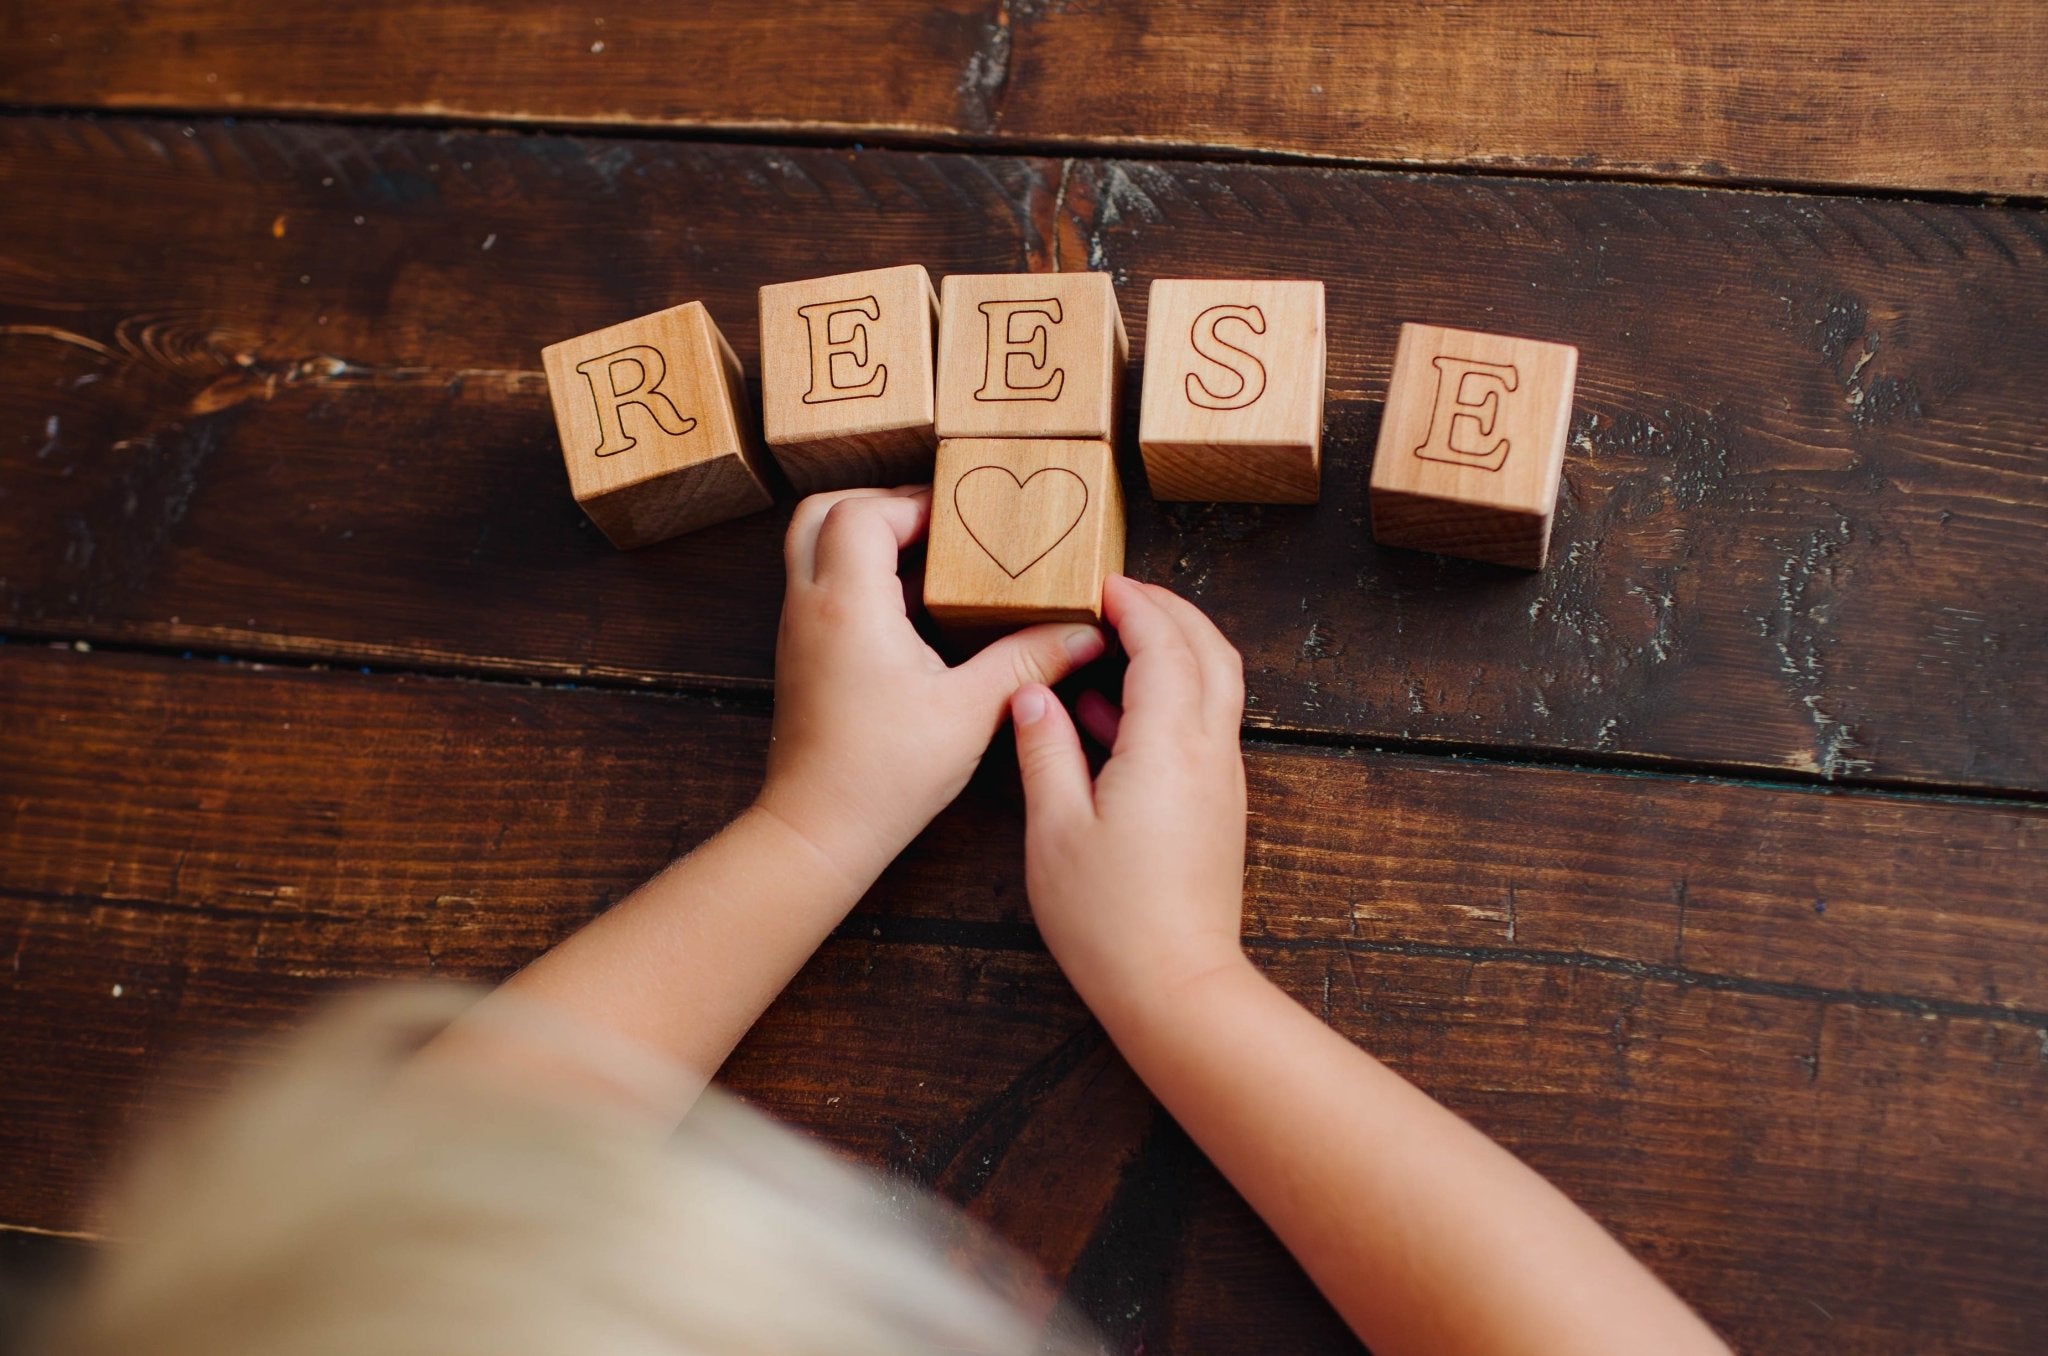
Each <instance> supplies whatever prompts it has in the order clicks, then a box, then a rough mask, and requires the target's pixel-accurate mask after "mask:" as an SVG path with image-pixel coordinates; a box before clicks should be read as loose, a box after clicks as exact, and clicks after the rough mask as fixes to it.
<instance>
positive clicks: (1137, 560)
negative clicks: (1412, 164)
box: [0, 119, 2048, 793]
mask: <svg viewBox="0 0 2048 1356" xmlns="http://www.w3.org/2000/svg"><path fill="white" fill-rule="evenodd" d="M187 127H188V125H187V124H182V123H164V122H146V121H127V120H119V119H115V120H97V121H65V120H56V119H48V120H35V119H30V120H22V119H13V120H7V121H5V122H0V178H4V181H5V182H6V183H7V184H8V186H9V193H8V195H7V197H6V199H5V202H4V204H0V220H4V224H5V229H6V238H7V240H8V245H7V249H6V252H5V258H4V265H0V354H4V357H5V360H6V362H7V364H8V368H7V371H8V379H7V380H6V381H5V382H0V495H5V499H4V500H0V505H4V511H5V512H6V513H7V514H8V515H9V522H10V531H8V532H7V533H5V534H0V627H5V628H6V629H8V630H10V631H12V632H13V633H14V634H17V635H22V634H27V635H48V636H58V637H64V638H71V637H81V638H85V639H89V640H107V641H122V642H139V643H144V644H150V645H158V646H168V647H172V648H175V649H186V648H196V649H200V650H202V651H207V652H212V651H216V650H229V651H233V652H236V653H239V654H245V655H284V656H298V657H307V658H319V659H329V660H336V661H344V662H353V663H377V664H391V665H400V666H405V667H423V668H432V669H458V670H465V671H495V672H502V673H514V674H523V675H532V676H537V677H543V678H549V679H556V678H565V677H567V678H579V679H580V678H584V677H590V676H597V677H604V678H608V679H615V680H621V681H630V682H645V683H655V684H661V685H679V684H680V685H698V684H703V685H709V686H712V687H715V688H723V689H730V688H735V687H747V686H760V685H764V684H765V683H766V681H767V678H768V676H769V673H770V663H771V655H772V646H773V635H774V625H775V609H776V600H777V597H778V594H779V589H780V580H779V576H778V571H777V569H776V565H775V561H776V555H777V539H778V536H779V533H780V530H781V515H780V514H776V515H762V516H759V517H756V518H752V519H747V520H743V521H740V522H736V523H732V524H729V525H725V526H721V527H718V528H714V529H710V530H709V531H706V532H704V533H700V534H695V535H693V536H691V537H688V538H684V539H681V540H678V541H676V542H672V543H667V544H664V545H662V546H659V547H655V548H650V549H649V550H648V551H645V552H640V553H636V554H635V555H633V556H620V555H618V554H617V553H615V552H613V551H612V550H611V549H610V548H609V547H608V546H606V545H605V544H604V543H603V542H602V541H601V540H600V539H599V538H598V536H597V534H596V533H595V532H594V531H593V530H592V529H590V528H589V527H588V526H587V525H585V524H584V522H583V520H582V517H581V515H580V514H579V513H578V512H577V510H576V508H575V505H574V504H573V503H572V502H571V501H570V499H569V497H568V495H567V494H566V493H565V492H564V490H563V487H562V484H561V470H560V463H559V452H558V450H557V448H556V446H555V438H554V434H553V431H552V429H551V428H550V427H549V421H548V417H547V406H546V394H545V390H544V383H543V381H542V378H541V375H540V373H539V371H538V369H537V367H536V366H535V363H534V358H533V353H534V349H535V347H536V344H537V342H539V341H543V340H545V339H546V338H551V337H555V336H559V335H564V334H575V333H581V332H584V331H587V330H589V329H592V328H595V327H596V326H598V325H599V324H602V323H605V322H607V321H609V320H611V319H615V318H616V317H617V316H619V315H621V314H637V313H639V312H640V311H642V310H644V309H645V308H646V306H647V305H649V304H650V303H651V302H653V301H655V300H658V299H662V298H669V297H674V296H698V297H702V298H704V299H705V300H706V301H707V303H708V304H709V305H710V306H711V307H712V310H713V313H714V314H717V315H719V316H720V317H721V318H723V319H724V321H725V323H726V325H727V326H728V328H729V331H730V334H731V337H732V339H733V341H734V344H735V347H736V348H737V349H738V350H739V352H740V353H741V355H742V357H743V358H744V359H745V360H746V362H747V364H748V365H749V367H750V368H751V367H752V365H753V363H754V361H755V355H756V353H757V351H758V335H757V332H756V328H755V319H754V293H755V289H756V288H758V287H759V286H760V285H762V284H763V283H766V282H773V281H778V280H780V279H782V278H784V277H785V276H786V275H787V274H788V273H790V272H791V271H792V269H791V266H790V264H789V260H791V259H802V260H803V261H804V270H805V271H807V272H823V271H851V270H854V269H857V268H861V267H867V266H870V265H872V264H874V263H876V262H878V261H880V260H886V259H904V258H917V259H922V260H924V261H925V262H926V263H927V264H928V265H929V266H930V267H931V269H932V270H933V271H934V273H936V274H941V275H943V274H946V273H958V272H999V271H1005V270H1012V271H1014V270H1019V269H1031V268H1037V269H1047V268H1051V267H1053V266H1054V265H1055V264H1061V265H1064V266H1066V267H1069V268H1074V267H1081V266H1099V267H1107V268H1109V269H1111V270H1112V271H1113V276H1115V277H1116V278H1117V279H1118V283H1119V286H1120V287H1121V288H1122V290H1123V293H1124V298H1125V304H1126V309H1127V312H1128V315H1129V317H1130V319H1131V321H1132V328H1133V332H1134V337H1135V338H1139V339H1142V333H1143V323H1144V308H1143V305H1142V300H1143V296H1144V289H1145V286H1146V284H1147V282H1149V280H1150V279H1151V278H1153V277H1162V276H1164V277H1190V276H1196V277H1199V276H1203V275H1205V274H1206V275H1215V274H1218V273H1223V272H1226V271H1227V272H1229V273H1232V274H1236V273H1241V272H1243V271H1244V263H1245V261H1246V258H1247V249H1246V241H1247V240H1256V241H1257V251H1256V255H1255V256H1254V257H1256V259H1257V260H1258V261H1259V263H1260V264H1261V266H1262V267H1263V268H1265V269H1269V270H1270V271H1271V274H1272V275H1273V276H1278V277H1297V278H1298V277H1319V278H1323V279H1325V280H1326V282H1327V287H1328V297H1329V308H1330V309H1329V326H1330V328H1329V334H1330V403H1329V411H1328V418H1327V430H1328V431H1327V435H1326V444H1325V449H1324V453H1325V467H1324V495H1323V502H1322V503H1321V504H1319V505H1317V506H1315V507H1313V508H1308V509H1297V508H1263V507H1247V506H1241V505H1220V506H1211V505H1191V506H1181V507H1176V508H1165V507H1160V506H1156V505H1154V504H1152V503H1151V502H1150V501H1149V499H1148V498H1146V497H1145V496H1143V495H1139V496H1136V498H1135V501H1134V504H1133V512H1132V515H1131V556H1130V568H1131V569H1132V571H1133V572H1134V573H1137V574H1138V575H1140V576H1141V577H1146V578H1151V579H1155V580H1158V581H1160V582H1164V583H1167V584H1170V585H1172V586H1173V587H1176V588H1179V589H1181V590H1183V591H1185V592H1187V593H1189V594H1191V595H1193V596H1195V597H1196V598H1197V599H1198V600H1199V601H1201V603H1202V604H1203V605H1204V606H1205V607H1207V608H1208V609H1209V610H1210V611H1211V612H1212V613H1213V614H1214V615H1215V616H1216V617H1218V619H1219V620H1220V621H1221V623H1222V625H1223V626H1224V628H1225V630H1226V631H1227V632H1228V633H1229V634H1230V635H1231V637H1232V639H1233V640H1234V641H1235V642H1236V643H1237V644H1238V646H1239V647H1240V648H1241V649H1242V650H1243V651H1244V653H1245V655H1246V657H1247V660H1248V664H1249V669H1250V672H1249V675H1248V676H1249V687H1250V692H1251V700H1252V707H1251V719H1252V720H1253V722H1254V723H1255V724H1258V725H1260V726H1263V727H1268V728H1273V729H1276V730H1285V731H1301V732H1307V733H1309V734H1312V735H1314V736H1316V737H1318V738H1322V737H1341V738H1344V739H1365V740H1402V741H1413V742H1414V743H1416V744H1420V745H1429V746H1448V747H1453V748H1459V747H1482V748H1518V749H1538V750H1551V751H1565V752H1568V753H1570V754H1572V755H1573V756H1579V757H1595V758H1615V759H1632V760H1649V761H1656V762H1661V763H1665V764H1678V765H1683V766H1693V765H1706V764H1713V765H1720V766H1734V767H1753V768H1757V769H1761V770H1766V771H1770V772H1772V773H1774V774H1789V775H1803V776H1813V777H1821V778H1836V779H1844V780H1856V781H1882V782H1911V781H1918V782H1924V783H1932V784H1937V785H1946V786H1954V787H1977V788H1986V789H1995V790H2018V791H2029V792H2036V793H2037V792H2040V791H2042V790H2044V789H2048V683H2043V682H2042V680H2041V676H2040V675H2041V674H2042V672H2043V659H2044V654H2048V648H2044V647H2048V640H2044V634H2043V616H2042V613H2041V610H2040V609H2039V607H2038V606H2036V605H2035V604H2036V600H2035V599H2034V598H2033V596H2032V593H2031V592H2030V590H2029V589H2028V588H2026V587H2024V586H2022V585H2020V584H2019V583H2018V582H2017V581H2022V580H2028V579H2038V578H2041V577H2043V576H2044V575H2048V474H2044V470H2048V463H2044V456H2048V451H2044V449H2043V446H2042V444H2041V440H2040V438H2039V436H2038V434H2039V393H2040V391H2041V390H2042V389H2044V387H2048V333H2044V331H2048V221H2044V218H2043V216H2042V214H2041V213H2040V212H2038V211H2033V210H2027V209H2019V208H2007V209H1997V208H1986V207H1968V206H1953V205H1937V204H1928V203H1910V202H1878V201H1865V200H1855V199H1802V198H1791V197H1772V196H1767V195H1756V194H1734V193H1718V192H1702V191H1695V190H1681V189H1658V188H1642V187H1622V186H1599V185H1584V184H1564V183H1508V182H1498V181H1474V180H1469V179H1466V180H1448V179H1441V178H1414V177H1400V176H1385V175H1378V174H1371V173H1365V172H1358V171H1337V170H1328V169H1272V168H1234V169H1233V168H1219V167H1214V166H1203V165H1188V164H1175V165H1165V164H1148V163H1143V162H1108V163H1098V162H1087V161H1075V162H1072V163H1071V164H1070V165H1065V166H1063V165H1062V164H1061V163H1060V162H1058V161H1053V160H1038V159H1030V158H986V159H984V158H976V157H969V156H927V155H906V154H896V153H881V152H863V153H850V152H825V151H786V152H785V151H777V152H762V151H756V150H749V149H746V148H739V147H706V146H668V145H658V144H651V143H647V142H629V141H602V140H582V139H572V138H559V137H550V136H527V137H508V136H500V135H479V134H473V133H445V134H430V133H417V132H382V131H373V130H368V129H360V128H346V127H291V126H273V125H264V124H246V123H245V124H237V125H234V126H226V125H222V124H216V123H195V124H190V125H189V129H190V131H191V135H190V136H187V135H186V134H185V132H186V130H187ZM1062 181H1064V182H1065V186H1066V188H1065V192H1064V194H1061V193H1060V192H1059V186H1060V185H1061V183H1062ZM358 219H360V221H359V220H358ZM679 222H680V223H687V225H686V226H684V227H672V226H668V225H651V224H650V223H679ZM1361 261H1370V263H1369V265H1367V264H1364V263H1361ZM1453 263H1454V264H1455V266H1453ZM1226 265H1227V269H1226ZM1408 318H1422V319H1428V320H1432V321H1436V322H1441V323H1444V324H1451V325H1460V326H1464V327H1467V328H1477V329H1487V328H1494V329H1499V330H1503V331H1507V332H1513V333H1524V334H1529V335H1532V336H1536V337H1541V338H1549V339H1558V340H1566V341H1570V342H1574V343H1576V344H1578V345H1579V347H1580V348H1581V350H1582V354H1583V357H1582V362H1581V370H1580V382H1579V396H1578V414H1577V416H1576V418H1575V422H1574V424H1573V430H1572V446H1571V450H1570V452H1569V455H1568V458H1567V465H1566V470H1565V484H1564V493H1563V499H1562V503H1561V506H1560V510H1559V519H1558V523H1557V527H1556V537H1555V541H1554V550H1555V558H1554V560H1553V562H1552V564H1551V566H1550V568H1549V569H1547V570H1546V571H1545V572H1544V573H1543V575H1541V576H1540V577H1534V578H1518V577H1512V576H1507V575H1504V574H1502V573H1501V572H1499V571H1498V570H1496V569H1493V568H1490V567H1486V566H1481V565H1468V564H1463V563H1459V562H1452V561H1442V560H1435V559H1430V558H1426V557H1421V556H1416V555H1413V554H1411V553H1405V552H1395V551H1382V550H1380V549H1378V548H1376V547H1374V546H1373V545H1372V544H1371V542H1370V539H1369V535H1368V532H1367V527H1366V488H1365V468H1366V465H1367V463H1368V461H1369V458H1370V449H1371V446H1372V442H1373V438H1374V435H1375V434H1376V432H1377V428H1378V421H1379V415H1380V400H1381V398H1382V395H1383V393H1384V390H1385V387H1386V382H1387V379H1388V375H1389V371H1390V368H1391V362H1392V353H1393V343H1394V338H1395V335H1396V332H1397V326H1398V324H1399V322H1400V321H1401V320H1403V319H1408ZM1139 346H1140V347H1142V344H1140V345H1139ZM1134 429H1135V422H1134V420H1131V419H1127V421H1126V426H1125V428H1124V430H1123V437H1124V442H1125V444H1126V445H1129V441H1130V439H1131V437H1132V436H1133V433H1134ZM1125 475H1126V477H1127V483H1128V484H1130V485H1132V486H1136V485H1138V484H1140V483H1141V482H1140V480H1139V479H1138V478H1137V477H1138V476H1139V475H1140V472H1139V469H1138V467H1137V466H1136V464H1135V459H1132V460H1131V463H1130V464H1128V465H1127V466H1126V468H1125ZM683 580H687V581H689V585H688V588H689V600H690V605H689V606H688V607H678V606H676V605H675V600H676V596H677V595H676V589H677V587H678V581H683Z"/></svg>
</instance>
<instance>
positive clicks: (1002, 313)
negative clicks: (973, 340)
mask: <svg viewBox="0 0 2048 1356" xmlns="http://www.w3.org/2000/svg"><path fill="white" fill-rule="evenodd" d="M974 309H976V310H977V311H980V312H981V313H982V314H983V315H984V316H986V317H988V364H987V366H986V368H985V369H984V371H983V374H982V376H983V379H982V383H981V389H980V390H979V391H976V392H975V393H974V398H975V399H976V400H1058V399H1059V398H1060V388H1061V387H1063V386H1065V385H1066V384H1067V370H1066V369H1065V368H1063V367H1055V368H1053V369H1052V373H1051V375H1049V376H1046V377H1045V378H1044V379H1043V380H1041V381H1039V382H1036V383H1032V382H1029V381H1018V380H1015V379H1014V378H1013V377H1012V376H1011V374H1012V373H1013V372H1015V371H1017V369H1016V368H1015V367H1013V366H1012V364H1013V363H1014V362H1015V361H1016V360H1018V359H1020V358H1021V359H1023V361H1024V365H1025V366H1026V367H1028V368H1030V369H1031V370H1032V371H1033V372H1044V371H1045V364H1046V345H1047V340H1048V339H1049V337H1050V336H1051V334H1052V329H1051V327H1052V326H1054V325H1057V324H1059V323H1060V304H1059V301H1058V299H1056V298H1054V297H1044V298H1042V299H1040V300H1037V301H984V302H982V303H981V304H980V305H979V306H977V307H975V308H974ZM1033 316H1036V317H1039V318H1038V319H1035V320H1034V319H1031V317H1033ZM1020 322H1021V323H1020ZM1020 331H1021V333H1020Z"/></svg>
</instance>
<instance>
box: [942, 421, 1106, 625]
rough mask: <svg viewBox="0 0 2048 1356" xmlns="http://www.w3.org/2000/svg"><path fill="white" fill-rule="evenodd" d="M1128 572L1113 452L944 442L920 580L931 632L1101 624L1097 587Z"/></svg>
mask: <svg viewBox="0 0 2048 1356" xmlns="http://www.w3.org/2000/svg"><path fill="white" fill-rule="evenodd" d="M1123 567H1124V497H1123V487H1122V485H1121V484H1119V483H1118V481H1117V475H1116V458H1115V456H1114V455H1112V454H1111V452H1110V449H1109V444H1108V443H1105V442H1100V441H1096V440H1092V439H1090V440H1079V439H1065V438H948V439H944V440H942V441H941V442H940V443H939V451H938V457H937V464H936V466H935V467H934V469H933V480H932V521H931V540H930V544H929V546H928V547H927V549H926V552H925V573H924V605H925V610H926V611H928V612H930V613H931V614H932V618H933V619H934V620H935V621H939V622H942V623H945V624H947V625H957V626H980V625H994V624H1003V625H1022V624H1023V623H1026V622H1041V621H1099V620H1101V618H1102V585H1103V582H1104V581H1105V580H1107V579H1108V578H1109V576H1110V575H1112V574H1115V573H1117V572H1118V571H1120V570H1122V569H1123Z"/></svg>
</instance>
